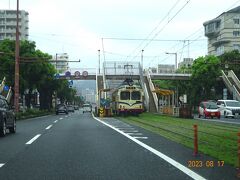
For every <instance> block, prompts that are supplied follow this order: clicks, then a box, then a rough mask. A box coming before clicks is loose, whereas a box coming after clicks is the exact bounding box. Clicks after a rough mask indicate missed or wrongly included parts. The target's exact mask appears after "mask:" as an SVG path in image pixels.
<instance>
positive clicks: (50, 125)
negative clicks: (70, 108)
mask: <svg viewBox="0 0 240 180" xmlns="http://www.w3.org/2000/svg"><path fill="white" fill-rule="evenodd" d="M52 126H53V125H49V126H48V127H46V128H45V129H46V130H48V129H50V128H51V127H52Z"/></svg>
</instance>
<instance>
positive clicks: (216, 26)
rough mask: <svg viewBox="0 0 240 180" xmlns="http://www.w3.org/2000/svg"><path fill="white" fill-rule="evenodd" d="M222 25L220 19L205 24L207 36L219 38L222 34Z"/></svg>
mask: <svg viewBox="0 0 240 180" xmlns="http://www.w3.org/2000/svg"><path fill="white" fill-rule="evenodd" d="M220 23H221V20H220V19H213V20H210V21H207V22H205V23H204V24H203V25H204V28H205V36H207V37H208V38H211V37H216V36H218V34H219V32H220Z"/></svg>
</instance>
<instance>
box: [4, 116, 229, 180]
mask: <svg viewBox="0 0 240 180" xmlns="http://www.w3.org/2000/svg"><path fill="white" fill-rule="evenodd" d="M152 136H153V135H152ZM149 138H151V133H148V132H144V131H143V130H142V132H139V129H138V130H136V128H135V127H133V126H130V125H128V124H125V123H122V122H120V121H117V120H114V119H111V118H110V119H106V120H105V119H104V120H99V119H96V118H93V117H92V115H91V114H90V113H84V114H82V112H81V111H75V113H70V114H69V115H58V116H55V115H51V116H46V117H41V118H35V119H29V120H24V121H18V122H17V133H16V134H7V136H6V137H4V138H0V179H1V180H8V179H9V180H28V179H29V180H35V179H37V180H38V179H39V180H42V179H44V180H45V179H46V180H48V179H50V180H55V179H56V180H65V179H66V180H68V179H78V180H79V179H104V180H105V179H111V180H113V179H121V180H122V179H124V180H125V179H126V180H127V179H131V180H134V179H144V180H145V179H158V180H159V179H163V180H165V179H166V180H168V179H171V180H172V179H180V180H181V179H184V180H185V179H204V176H202V175H200V174H199V173H196V172H194V171H193V170H191V169H189V168H187V167H186V166H187V163H185V164H183V163H182V164H181V163H179V162H177V161H175V160H173V159H172V158H171V157H168V156H166V155H165V154H162V153H161V152H159V151H158V150H156V149H154V148H152V147H151V146H149V145H147V144H145V142H147V141H148V140H149ZM158 141H159V139H158ZM152 142H153V141H152ZM153 145H154V143H153ZM174 151H177V149H173V150H172V152H174ZM175 154H177V153H175ZM200 173H201V172H200ZM203 175H204V173H203ZM205 175H206V173H205ZM206 178H207V179H208V177H206ZM222 179H224V178H222ZM230 179H231V178H230Z"/></svg>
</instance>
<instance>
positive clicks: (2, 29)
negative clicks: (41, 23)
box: [0, 10, 29, 41]
mask: <svg viewBox="0 0 240 180" xmlns="http://www.w3.org/2000/svg"><path fill="white" fill-rule="evenodd" d="M16 19H17V13H16V10H0V41H1V40H4V39H10V40H16V26H17V21H16ZM28 21H29V20H28V12H26V11H24V10H21V11H19V32H20V35H19V39H20V40H27V39H28V35H29V34H28V29H29V27H28Z"/></svg>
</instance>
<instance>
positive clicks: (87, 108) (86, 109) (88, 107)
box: [83, 104, 92, 113]
mask: <svg viewBox="0 0 240 180" xmlns="http://www.w3.org/2000/svg"><path fill="white" fill-rule="evenodd" d="M85 112H92V106H91V104H83V113H85Z"/></svg>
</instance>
